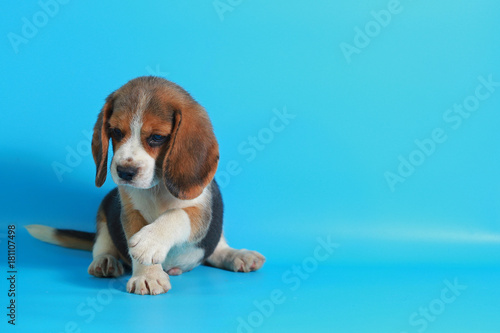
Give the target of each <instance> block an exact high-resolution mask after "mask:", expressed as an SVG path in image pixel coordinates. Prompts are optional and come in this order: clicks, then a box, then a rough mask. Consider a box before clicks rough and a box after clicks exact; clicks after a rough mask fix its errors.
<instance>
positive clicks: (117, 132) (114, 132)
mask: <svg viewBox="0 0 500 333" xmlns="http://www.w3.org/2000/svg"><path fill="white" fill-rule="evenodd" d="M111 136H113V138H114V139H115V140H116V141H120V140H121V139H123V136H124V135H123V132H122V131H120V130H119V129H118V128H112V129H111Z"/></svg>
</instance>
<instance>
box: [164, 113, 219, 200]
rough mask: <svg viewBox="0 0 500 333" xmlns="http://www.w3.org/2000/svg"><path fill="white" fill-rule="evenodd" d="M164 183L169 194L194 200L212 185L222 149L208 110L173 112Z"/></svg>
mask: <svg viewBox="0 0 500 333" xmlns="http://www.w3.org/2000/svg"><path fill="white" fill-rule="evenodd" d="M173 123H174V124H173V130H172V134H171V137H170V145H169V147H168V150H167V152H166V154H165V157H164V160H163V165H162V170H163V180H164V182H165V185H166V186H167V188H168V190H169V191H170V193H172V194H173V195H174V196H175V197H177V198H179V199H183V200H190V199H194V198H196V197H197V196H199V195H200V194H201V192H203V189H204V188H205V187H206V186H207V185H208V184H209V183H210V182H211V181H212V179H213V177H214V175H215V171H216V170H217V165H218V163H219V145H218V144H217V140H216V139H215V135H214V132H213V129H212V124H211V123H210V120H209V118H208V115H207V113H206V112H205V110H204V109H203V108H202V107H201V106H199V105H194V106H190V107H185V108H184V109H182V110H176V111H174V115H173Z"/></svg>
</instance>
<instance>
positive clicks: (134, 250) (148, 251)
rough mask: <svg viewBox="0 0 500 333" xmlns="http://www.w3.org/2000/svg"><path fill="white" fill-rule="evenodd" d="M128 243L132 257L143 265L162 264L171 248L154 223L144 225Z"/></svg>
mask: <svg viewBox="0 0 500 333" xmlns="http://www.w3.org/2000/svg"><path fill="white" fill-rule="evenodd" d="M128 245H129V253H130V255H131V256H132V258H134V259H135V260H137V261H139V262H140V263H141V264H143V265H154V264H161V263H162V262H164V261H165V258H166V256H167V252H168V250H169V249H170V246H168V244H167V243H166V242H165V241H164V240H163V239H162V237H161V235H160V234H159V233H158V232H157V231H156V228H155V226H154V225H152V224H149V225H146V226H144V227H142V229H141V230H139V232H137V233H136V234H135V235H134V236H132V237H131V238H130V240H129V242H128Z"/></svg>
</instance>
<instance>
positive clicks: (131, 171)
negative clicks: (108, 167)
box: [116, 166, 137, 181]
mask: <svg viewBox="0 0 500 333" xmlns="http://www.w3.org/2000/svg"><path fill="white" fill-rule="evenodd" d="M116 172H117V173H118V177H120V178H121V179H123V180H127V181H129V180H132V178H134V176H135V175H136V174H137V168H132V167H122V166H117V167H116Z"/></svg>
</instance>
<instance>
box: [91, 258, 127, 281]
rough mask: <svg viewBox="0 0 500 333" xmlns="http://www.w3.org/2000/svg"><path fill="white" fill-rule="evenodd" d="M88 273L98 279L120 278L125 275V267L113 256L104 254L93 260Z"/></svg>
mask: <svg viewBox="0 0 500 333" xmlns="http://www.w3.org/2000/svg"><path fill="white" fill-rule="evenodd" d="M88 272H89V274H90V275H94V276H96V277H118V276H121V275H123V265H122V263H121V262H119V261H118V259H116V258H115V257H113V256H112V255H109V254H103V255H101V256H98V257H96V258H94V260H92V263H91V264H90V266H89V268H88Z"/></svg>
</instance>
